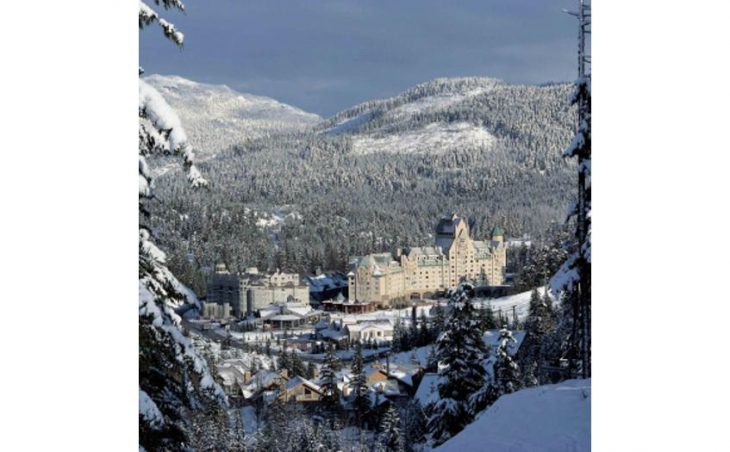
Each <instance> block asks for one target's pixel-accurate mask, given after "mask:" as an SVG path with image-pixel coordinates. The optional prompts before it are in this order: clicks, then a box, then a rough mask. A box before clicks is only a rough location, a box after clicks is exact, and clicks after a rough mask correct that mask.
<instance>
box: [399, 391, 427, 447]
mask: <svg viewBox="0 0 730 452" xmlns="http://www.w3.org/2000/svg"><path fill="white" fill-rule="evenodd" d="M401 424H402V425H403V436H404V439H405V444H406V450H407V451H412V450H414V449H415V448H414V445H416V444H420V443H422V442H423V441H424V440H425V438H426V416H425V415H424V413H423V408H421V404H420V403H418V401H417V400H409V401H408V404H406V407H405V414H404V415H403V419H402V420H401Z"/></svg>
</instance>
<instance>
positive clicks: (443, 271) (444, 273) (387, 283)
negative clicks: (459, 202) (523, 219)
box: [348, 216, 507, 307]
mask: <svg viewBox="0 0 730 452" xmlns="http://www.w3.org/2000/svg"><path fill="white" fill-rule="evenodd" d="M443 221H446V227H444V228H443V229H444V231H446V232H444V231H439V229H438V228H437V244H440V245H442V246H443V245H445V246H447V247H448V248H447V249H442V248H441V247H440V246H436V247H416V248H412V249H411V250H410V252H409V253H408V254H407V255H406V254H403V255H401V253H400V251H399V252H398V253H396V256H395V258H394V257H393V256H391V255H390V254H389V253H380V254H371V255H369V256H365V257H363V258H360V259H359V260H358V261H357V263H356V265H355V269H354V270H353V271H352V272H351V273H350V274H349V275H348V276H349V282H350V290H349V299H350V301H356V300H357V301H360V302H373V303H377V304H378V305H380V306H383V307H387V306H390V305H392V304H393V303H394V302H395V301H399V300H407V299H409V298H411V297H412V296H417V297H423V296H431V295H433V294H435V293H437V292H443V291H444V290H446V289H447V288H448V287H453V286H455V285H456V284H458V282H459V281H460V280H461V278H462V277H466V278H467V279H469V280H471V281H475V282H476V283H477V284H485V285H486V284H488V285H492V286H494V285H501V284H503V283H504V269H505V267H506V264H507V254H506V247H505V245H504V237H503V233H502V232H501V230H500V229H498V228H495V229H494V231H493V234H492V239H491V240H487V241H475V240H472V238H471V237H470V232H469V226H468V224H467V222H466V221H465V220H464V219H461V218H458V217H456V216H453V217H452V218H451V219H450V220H442V222H443ZM439 227H441V223H439ZM439 232H442V234H441V235H440V236H439ZM396 259H397V260H396Z"/></svg>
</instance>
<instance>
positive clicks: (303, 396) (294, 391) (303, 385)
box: [279, 375, 322, 403]
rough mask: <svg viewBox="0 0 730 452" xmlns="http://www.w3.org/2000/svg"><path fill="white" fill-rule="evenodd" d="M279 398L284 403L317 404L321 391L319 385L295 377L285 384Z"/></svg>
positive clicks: (320, 397)
mask: <svg viewBox="0 0 730 452" xmlns="http://www.w3.org/2000/svg"><path fill="white" fill-rule="evenodd" d="M279 398H280V399H281V400H282V401H284V402H299V403H312V402H319V401H320V400H321V399H322V390H321V389H320V387H319V385H317V384H315V383H313V382H311V381H309V380H307V379H306V378H304V377H301V376H299V375H296V376H294V377H292V378H291V379H289V381H287V382H286V385H284V388H283V390H282V391H281V394H280V395H279Z"/></svg>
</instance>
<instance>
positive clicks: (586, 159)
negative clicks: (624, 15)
mask: <svg viewBox="0 0 730 452" xmlns="http://www.w3.org/2000/svg"><path fill="white" fill-rule="evenodd" d="M563 11H564V12H566V13H568V14H570V15H571V16H574V17H576V18H578V81H577V85H578V86H577V91H576V98H575V101H576V103H577V104H578V131H579V133H580V131H581V129H583V128H584V127H586V124H584V122H587V123H590V121H591V118H590V115H591V105H590V77H591V74H590V70H589V65H590V64H591V57H590V55H588V54H586V35H589V34H590V33H591V5H590V4H587V3H586V1H585V0H579V2H578V11H567V10H563ZM587 127H590V124H587ZM588 140H590V138H588ZM574 155H576V156H577V157H578V206H577V222H576V223H577V224H576V238H577V239H578V257H579V259H578V261H579V265H580V274H581V277H580V281H579V282H578V287H577V292H578V293H577V295H578V296H577V300H575V301H574V306H573V332H572V338H571V348H572V350H571V359H573V358H574V357H575V355H576V354H578V351H579V350H580V352H579V353H580V361H581V375H582V377H583V378H588V377H590V374H591V372H590V353H591V352H590V349H591V345H590V340H591V339H590V336H591V320H590V312H591V308H590V304H591V274H590V272H591V270H590V263H589V260H588V259H589V258H588V257H587V256H586V255H585V249H584V244H586V241H587V236H588V225H589V221H590V220H589V217H588V212H589V210H590V206H589V203H590V199H591V197H590V178H589V176H588V174H589V173H590V159H591V144H590V141H588V142H584V143H583V145H582V146H579V147H578V149H577V150H576V152H575V154H574Z"/></svg>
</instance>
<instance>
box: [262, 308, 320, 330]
mask: <svg viewBox="0 0 730 452" xmlns="http://www.w3.org/2000/svg"><path fill="white" fill-rule="evenodd" d="M258 314H259V315H260V316H261V319H262V320H263V323H264V325H268V327H269V328H272V329H275V330H286V329H296V328H302V327H305V326H310V325H313V324H315V323H317V322H318V321H319V319H320V318H321V315H322V311H316V310H314V309H312V307H311V306H310V305H309V304H308V303H281V304H274V305H270V306H266V307H264V308H263V309H260V310H259V311H258Z"/></svg>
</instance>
